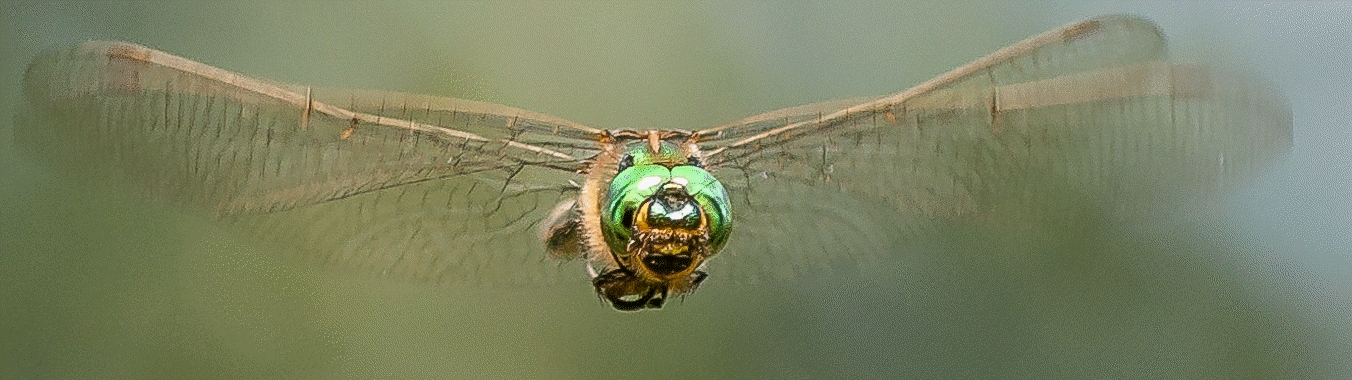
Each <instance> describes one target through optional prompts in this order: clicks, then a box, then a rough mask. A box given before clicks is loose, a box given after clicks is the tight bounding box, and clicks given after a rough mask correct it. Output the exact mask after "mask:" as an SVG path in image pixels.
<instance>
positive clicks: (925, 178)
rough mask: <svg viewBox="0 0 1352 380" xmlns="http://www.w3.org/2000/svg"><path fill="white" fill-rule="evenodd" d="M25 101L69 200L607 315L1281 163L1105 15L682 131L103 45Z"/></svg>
mask: <svg viewBox="0 0 1352 380" xmlns="http://www.w3.org/2000/svg"><path fill="white" fill-rule="evenodd" d="M23 88H24V94H25V103H24V106H23V107H21V110H20V114H19V123H18V127H16V141H17V142H18V144H19V145H20V146H22V147H23V148H25V149H27V150H28V151H29V152H31V153H32V154H33V155H34V156H37V157H39V158H40V159H42V160H44V161H45V162H48V163H50V164H52V165H54V166H55V167H57V168H59V169H60V170H63V171H71V172H75V173H79V177H82V179H88V180H91V181H97V180H107V181H114V182H118V183H127V184H130V185H131V186H134V187H135V188H137V189H141V190H143V192H144V193H145V194H148V195H149V196H151V197H153V198H156V199H164V200H169V201H171V202H172V203H175V204H181V205H185V206H188V207H189V208H191V209H194V210H199V211H202V212H204V213H207V214H209V215H211V216H213V217H215V218H218V219H219V220H220V221H222V223H225V224H228V225H230V226H234V227H236V228H239V229H241V230H244V231H246V232H248V233H251V234H253V236H257V237H259V239H264V240H267V241H269V242H272V243H275V244H277V245H278V246H283V247H286V249H287V250H288V251H294V252H297V255H299V257H303V258H305V259H306V260H307V261H310V262H314V263H318V264H321V265H326V266H331V267H338V268H348V269H356V270H360V271H366V272H371V273H374V274H376V275H379V276H387V277H392V278H399V279H406V280H417V281H429V282H437V283H440V282H463V281H469V282H475V281H481V282H489V283H509V284H517V283H534V282H537V281H546V280H547V279H549V278H553V277H555V276H556V273H558V272H561V271H564V269H562V268H561V266H563V265H564V264H565V263H573V262H581V263H582V265H581V266H582V267H584V268H582V269H584V271H583V272H585V273H586V275H587V277H588V278H589V279H590V285H591V287H592V289H593V290H594V291H595V293H596V294H597V295H598V296H599V297H600V298H602V299H603V300H605V302H607V303H608V304H609V305H610V306H612V307H613V308H615V309H617V310H622V311H636V310H647V309H658V308H661V307H662V306H663V305H664V304H666V303H667V301H668V300H669V299H672V298H674V297H680V296H685V295H688V294H690V293H692V292H694V291H695V290H696V289H697V288H698V287H699V286H700V284H701V283H703V282H704V281H705V280H706V279H708V278H710V277H711V276H712V275H714V274H718V273H720V269H722V273H725V275H727V276H733V277H737V276H741V277H747V278H759V277H763V278H773V277H784V276H792V275H793V273H794V272H797V271H800V270H805V269H803V268H809V267H812V263H814V262H819V261H829V260H839V259H846V260H856V261H858V262H861V263H865V264H866V263H867V262H868V260H869V258H870V257H876V256H878V255H886V254H888V253H887V252H886V251H883V250H879V249H877V248H876V247H877V246H878V245H879V244H877V243H878V241H877V238H874V237H871V236H862V235H861V234H859V233H858V231H861V230H864V229H874V230H877V229H882V230H884V231H891V232H890V233H894V234H896V235H906V234H910V233H915V232H916V231H922V230H924V229H925V228H926V226H927V225H933V224H934V223H936V221H941V220H980V219H982V218H992V217H994V215H1003V216H1004V217H1011V216H1010V215H1014V216H1012V218H1022V217H1025V216H1039V215H1040V216H1047V215H1052V214H1055V213H1056V211H1055V210H1054V207H1050V208H1049V207H1048V206H1049V205H1055V204H1056V203H1057V201H1056V200H1054V199H1053V200H1051V201H1046V200H1045V198H1039V197H1049V196H1050V195H1045V194H1038V193H1039V189H1041V187H1039V186H1041V185H1044V184H1047V183H1055V184H1059V185H1060V186H1061V187H1062V188H1067V189H1072V190H1073V191H1075V192H1078V193H1079V194H1087V196H1089V197H1092V198H1096V199H1105V200H1109V201H1110V202H1115V203H1117V204H1128V203H1127V201H1128V200H1131V199H1152V197H1157V196H1160V194H1162V193H1163V192H1165V189H1167V190H1170V191H1174V190H1182V192H1185V193H1187V192H1201V193H1206V192H1209V191H1212V190H1214V189H1215V188H1216V187H1217V186H1219V185H1221V184H1225V183H1230V182H1234V181H1237V180H1239V179H1242V178H1244V175H1245V174H1246V173H1251V172H1253V171H1255V170H1257V169H1261V168H1263V167H1265V166H1268V165H1271V163H1272V162H1274V161H1276V160H1277V159H1278V158H1280V156H1281V155H1282V154H1283V153H1284V152H1286V151H1287V150H1288V149H1289V146H1290V141H1291V115H1290V111H1289V106H1288V105H1287V104H1286V102H1285V99H1284V98H1283V97H1282V95H1281V94H1280V93H1278V92H1276V91H1275V90H1272V89H1270V88H1269V87H1268V86H1265V85H1263V84H1262V83H1261V81H1253V80H1248V79H1243V78H1242V77H1240V76H1237V75H1229V74H1225V73H1222V72H1221V71H1219V70H1213V69H1212V68H1209V67H1206V66H1201V65H1195V64H1187V63H1179V62H1174V61H1171V60H1170V59H1169V57H1168V49H1167V45H1166V43H1165V39H1164V37H1163V35H1162V33H1161V32H1160V31H1159V29H1158V27H1156V26H1155V25H1154V24H1153V23H1151V22H1150V21H1149V20H1145V19H1142V18H1138V17H1134V16H1126V15H1109V16H1101V17H1096V18H1091V19H1087V20H1083V21H1079V22H1075V23H1071V24H1068V25H1066V26H1063V27H1061V28H1057V29H1055V30H1051V31H1049V32H1046V33H1043V34H1039V35H1036V36H1033V37H1030V38H1028V39H1026V40H1023V41H1020V42H1017V43H1015V44H1013V45H1010V46H1008V47H1006V48H1003V49H1000V50H998V51H996V52H994V53H992V54H990V55H987V56H985V57H981V58H979V59H976V60H974V61H972V62H971V63H968V64H966V65H962V66H959V67H957V68H955V69H953V70H951V71H949V72H946V73H943V74H941V75H939V76H937V77H935V78H933V79H931V80H928V81H925V82H923V83H920V84H918V85H915V86H913V87H911V88H909V89H906V90H904V91H901V92H897V93H894V94H889V95H882V96H874V97H864V98H856V99H847V100H836V101H826V102H821V103H815V104H808V105H803V106H797V107H789V108H784V109H780V110H775V111H770V112H766V113H762V114H759V115H754V116H750V117H747V118H744V119H740V120H736V121H732V122H730V123H727V124H723V125H718V126H713V127H709V128H704V129H691V130H675V129H670V130H668V129H662V130H654V129H623V128H621V129H600V128H594V127H591V126H587V125H582V124H579V123H575V122H571V121H568V120H565V119H562V118H559V117H556V116H552V115H547V114H543V113H538V112H532V111H527V110H523V109H518V108H513V107H508V106H503V105H496V104H490V103H485V102H479V101H472V100H463V99H453V98H444V97H434V96H425V95H414V94H404V93H395V92H382V91H362V90H346V89H326V88H316V87H311V86H301V85H294V84H287V83H281V82H276V81H270V80H265V79H258V78H252V77H249V76H246V75H243V74H238V73H234V72H230V71H227V70H224V69H220V68H216V67H212V66H209V65H207V64H204V63H200V62H196V61H193V60H190V59H187V58H183V57H179V56H175V55H172V54H169V53H165V52H161V51H157V50H154V49H151V48H147V47H144V46H140V45H136V44H132V43H126V42H108V41H91V42H85V43H82V44H79V45H78V46H75V47H73V48H67V49H62V50H54V51H50V52H47V53H44V54H42V55H40V56H38V57H37V58H35V59H34V61H33V62H32V64H30V65H29V67H28V69H27V71H26V72H25V74H24V78H23ZM1050 197H1054V196H1050ZM1038 199H1042V200H1043V201H1037V200H1038ZM1124 207H1129V206H1124ZM1011 210H1013V211H1011ZM1011 212H1012V214H1011ZM884 238H886V237H884ZM725 250H726V251H729V252H733V253H732V254H730V256H731V257H728V258H723V259H718V260H713V259H714V258H715V257H717V256H719V254H720V252H723V251H725ZM725 256H728V255H725ZM723 263H725V264H723ZM720 265H722V266H720ZM574 273H576V272H574ZM577 277H578V278H580V277H581V275H578V276H577Z"/></svg>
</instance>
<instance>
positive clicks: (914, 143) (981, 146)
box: [696, 16, 1291, 275]
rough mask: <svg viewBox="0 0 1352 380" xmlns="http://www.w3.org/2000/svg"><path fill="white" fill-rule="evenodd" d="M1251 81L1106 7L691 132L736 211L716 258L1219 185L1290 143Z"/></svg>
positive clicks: (838, 245)
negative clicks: (1199, 60)
mask: <svg viewBox="0 0 1352 380" xmlns="http://www.w3.org/2000/svg"><path fill="white" fill-rule="evenodd" d="M1249 79H1250V78H1245V77H1242V76H1237V75H1233V74H1231V73H1223V72H1217V71H1213V70H1211V69H1208V68H1205V67H1201V66H1196V65H1186V64H1178V63H1174V62H1170V61H1169V60H1168V57H1167V49H1166V44H1165V40H1164V38H1163V36H1162V35H1161V34H1160V32H1159V31H1158V30H1157V28H1156V27H1155V26H1154V25H1153V24H1152V23H1150V22H1149V21H1146V20H1142V19H1138V18H1134V17H1128V16H1109V17H1102V18H1097V19H1091V20H1087V21H1083V22H1079V23H1075V24H1072V25H1068V26H1066V27H1063V28H1061V29H1058V30H1054V31H1051V32H1048V33H1045V34H1042V35H1039V36H1035V37H1032V38H1030V39H1028V40H1025V41H1023V42H1020V43H1017V44H1015V45H1012V46H1010V47H1008V48H1005V49H1002V50H1000V51H998V52H996V53H994V54H992V55H989V56H987V57H984V58H981V59H978V60H976V61H974V62H972V63H971V64H968V65H965V66H962V67H959V68H957V69H954V70H953V71H951V72H949V73H946V74H944V75H941V76H939V77H936V78H935V79H933V80H931V81H928V82H925V83H922V84H920V85H918V86H916V87H914V88H911V89H909V90H906V91H903V92H900V93H897V94H893V95H888V96H884V97H879V98H877V99H875V100H872V101H865V102H860V103H858V104H855V105H853V106H848V107H841V108H840V109H837V110H835V111H833V112H832V111H829V107H826V108H827V109H828V111H827V112H822V113H820V114H813V113H810V112H808V113H804V112H797V113H790V114H792V115H788V116H786V115H785V114H786V112H783V111H782V110H781V111H775V112H772V113H770V114H767V115H769V116H753V117H750V118H747V119H745V120H746V121H744V122H739V123H734V124H731V125H727V126H722V127H718V128H712V129H709V130H705V131H698V132H696V133H697V135H699V136H700V137H701V140H702V141H703V142H704V143H705V144H706V148H705V149H706V152H708V154H707V161H708V162H710V164H711V165H712V166H714V167H715V174H716V175H718V176H719V177H720V178H723V180H724V181H727V182H728V183H727V185H728V188H729V192H730V193H732V194H731V197H732V198H733V199H734V200H735V202H734V207H733V209H734V211H737V212H738V214H737V215H736V217H737V218H738V223H739V224H738V228H739V230H738V231H737V233H736V234H737V235H740V236H735V237H734V238H733V240H732V242H731V243H730V244H731V245H730V248H729V252H732V253H734V254H739V253H738V252H741V253H740V254H739V255H740V256H744V257H739V258H738V259H735V260H727V261H728V262H727V263H725V264H724V265H727V266H729V267H737V266H752V267H753V268H752V269H756V270H758V271H759V272H761V273H770V274H772V275H773V274H784V275H789V274H792V273H795V272H801V271H802V269H804V268H814V267H820V266H821V265H820V262H824V261H829V260H832V259H840V258H847V259H851V260H855V261H859V260H862V261H865V264H867V263H866V261H868V259H869V257H870V256H876V255H878V254H884V253H885V252H880V251H879V250H880V249H882V247H886V246H888V244H891V242H893V239H896V238H904V237H906V236H907V235H913V234H915V233H917V232H920V231H921V230H923V229H925V228H927V227H932V226H934V225H935V224H936V223H938V222H941V221H943V220H964V219H966V220H971V219H992V218H1004V219H1008V220H1015V221H1017V222H1016V223H1027V224H1033V223H1036V221H1037V220H1040V219H1047V218H1058V217H1062V216H1063V215H1060V213H1061V212H1062V211H1064V210H1062V209H1060V207H1063V205H1066V204H1070V203H1073V202H1072V201H1071V200H1070V199H1066V198H1060V197H1067V196H1068V197H1078V198H1082V199H1092V200H1094V201H1096V202H1099V204H1102V205H1107V206H1106V207H1108V208H1110V209H1114V208H1115V209H1129V208H1130V207H1131V206H1129V205H1131V204H1133V203H1132V202H1131V201H1132V200H1146V201H1149V200H1154V199H1156V198H1157V197H1164V196H1174V195H1180V194H1183V195H1187V194H1198V193H1205V192H1208V191H1211V190H1214V189H1216V188H1217V187H1219V186H1220V185H1223V184H1225V183H1228V182H1235V181H1239V180H1242V179H1243V178H1244V177H1245V176H1244V174H1246V173H1247V172H1249V171H1251V170H1253V169H1255V168H1260V167H1263V166H1265V165H1266V164H1269V163H1271V162H1272V161H1274V160H1275V159H1276V158H1277V157H1279V156H1280V155H1281V154H1282V153H1284V152H1285V151H1286V149H1287V148H1288V147H1289V144H1290V139H1291V119H1290V112H1289V109H1288V106H1287V104H1286V102H1285V100H1284V99H1283V98H1282V96H1281V95H1280V94H1278V93H1276V92H1275V91H1271V90H1270V89H1268V88H1266V87H1264V85H1263V84H1262V83H1261V82H1256V81H1251V80H1249ZM836 106H838V105H836ZM774 119H779V120H782V121H781V122H778V123H776V122H774V121H772V120H774ZM880 208H881V209H880ZM766 252H775V254H774V255H768V254H765V253H766ZM745 256H752V257H745Z"/></svg>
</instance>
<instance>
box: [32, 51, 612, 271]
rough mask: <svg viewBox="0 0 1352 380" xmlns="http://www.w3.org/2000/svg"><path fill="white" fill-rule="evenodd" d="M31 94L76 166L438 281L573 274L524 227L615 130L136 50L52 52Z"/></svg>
mask: <svg viewBox="0 0 1352 380" xmlns="http://www.w3.org/2000/svg"><path fill="white" fill-rule="evenodd" d="M24 90H25V94H26V101H27V104H26V108H25V109H24V110H23V111H22V116H21V118H22V119H21V122H20V126H18V127H17V129H18V130H17V131H16V137H17V141H18V142H19V144H20V145H22V146H24V147H25V148H27V149H28V150H29V151H31V152H33V153H34V154H35V155H38V156H41V157H45V158H46V159H48V160H50V161H51V162H53V163H56V164H58V165H59V166H60V167H61V168H62V169H63V171H64V172H67V173H71V174H73V175H76V176H79V177H81V178H82V179H86V180H92V181H96V182H102V181H103V180H116V181H120V182H131V183H133V184H134V185H136V186H138V187H139V188H141V189H145V190H146V191H147V192H148V193H150V194H152V195H154V196H155V197H156V198H165V199H171V200H173V201H176V202H178V203H182V204H185V205H189V206H193V207H196V208H198V209H200V210H203V211H205V212H207V213H209V214H213V215H216V216H219V217H221V218H222V219H224V220H227V221H230V222H232V224H234V225H235V226H236V227H238V228H241V229H245V230H249V231H252V232H255V233H257V234H258V235H259V237H262V238H265V239H271V240H275V241H276V242H277V243H279V244H282V245H283V246H287V247H291V248H294V249H295V250H296V251H298V252H301V253H302V254H303V255H305V256H308V257H311V258H312V259H315V260H317V261H321V262H325V263H328V264H329V265H332V266H337V267H351V268H363V269H366V270H374V271H377V272H379V273H384V274H388V275H392V276H401V277H410V278H415V279H427V280H433V281H438V280H443V279H463V278H466V277H469V278H475V279H491V278H495V277H501V278H507V279H509V281H511V280H510V279H513V278H521V277H530V276H535V275H548V273H550V272H556V271H557V270H553V271H551V270H545V269H548V267H549V266H551V265H553V264H548V263H546V262H545V254H544V252H543V246H542V243H540V242H539V241H537V240H535V239H530V238H522V234H528V235H526V236H534V231H535V230H534V228H535V227H536V226H535V224H537V223H539V221H540V220H541V219H543V217H544V215H545V214H547V213H548V212H549V210H550V209H551V208H552V207H553V206H554V204H555V203H557V202H559V201H562V200H564V199H570V198H571V197H572V194H574V193H575V192H576V188H575V186H573V185H571V184H570V182H569V180H570V178H572V177H573V176H574V175H575V172H576V170H578V169H579V168H581V160H582V159H583V158H587V157H590V156H591V155H592V154H594V150H593V149H594V146H595V145H596V143H595V140H593V138H594V137H593V136H594V135H595V133H597V132H598V131H597V130H595V129H592V128H589V127H586V126H582V125H578V124H576V123H572V122H568V121H566V120H562V119H559V118H556V117H552V116H549V115H543V114H538V113H532V112H528V111H523V110H519V109H514V108H510V107H505V106H498V105H492V104H487V103H480V102H473V101H466V100H457V99H445V98H434V97H426V96H415V95H406V94H395V93H384V92H369V91H367V92H362V91H342V90H323V89H313V88H308V87H301V86H293V85H285V84H279V83H272V82H267V81H263V80H258V79H253V78H248V77H245V76H242V75H239V74H235V73H231V72H228V71H225V70H222V69H218V68H214V67H210V66H207V65H204V64H201V63H198V62H194V61H190V60H187V59H184V58H181V57H176V56H172V55H169V54H166V53H163V52H159V51H155V50H151V49H148V48H145V47H142V46H138V45H133V44H127V43H120V42H88V43H85V44H82V45H80V46H78V47H76V48H73V49H70V50H65V51H55V52H50V53H47V54H45V55H42V56H39V57H38V58H37V59H35V61H34V62H33V63H32V64H31V65H30V66H29V68H28V71H27V72H26V74H25V77H24ZM532 268H539V269H541V270H537V271H532V270H531V269H532ZM493 281H494V282H497V281H498V280H493Z"/></svg>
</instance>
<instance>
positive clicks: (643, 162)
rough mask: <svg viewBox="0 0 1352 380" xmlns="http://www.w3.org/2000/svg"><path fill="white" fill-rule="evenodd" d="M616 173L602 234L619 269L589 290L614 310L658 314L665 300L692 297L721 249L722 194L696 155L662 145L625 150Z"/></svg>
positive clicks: (727, 219) (727, 226)
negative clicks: (653, 310)
mask: <svg viewBox="0 0 1352 380" xmlns="http://www.w3.org/2000/svg"><path fill="white" fill-rule="evenodd" d="M654 148H656V149H654ZM618 169H619V173H618V174H616V176H615V178H614V179H613V180H612V181H611V182H610V187H609V189H608V191H607V194H606V198H605V203H604V204H603V208H602V214H601V216H602V221H601V229H602V231H603V233H604V235H605V239H606V244H607V245H608V246H609V247H610V251H611V253H612V254H613V255H614V258H615V261H616V262H617V263H618V264H619V265H620V268H618V269H617V270H613V271H609V272H606V273H601V274H599V275H598V276H597V277H596V278H595V279H593V284H594V285H596V288H597V291H598V292H600V293H601V294H602V295H603V296H605V297H606V298H608V299H609V300H610V301H611V303H612V304H613V305H614V306H615V308H617V309H621V310H637V309H643V308H659V307H661V306H662V302H663V301H664V299H665V298H666V297H667V296H668V295H672V294H684V293H688V292H690V291H693V290H694V289H695V287H696V286H698V285H699V282H700V281H702V280H703V279H704V278H705V276H706V275H705V273H704V272H703V271H702V268H703V266H704V263H705V261H706V260H708V259H709V258H711V257H713V256H714V255H715V254H717V253H718V251H720V250H722V249H723V245H724V244H726V243H727V241H728V236H729V234H730V233H731V231H732V211H731V209H730V208H729V207H728V203H729V202H728V196H727V193H726V192H725V191H724V189H723V184H722V183H719V182H718V180H717V179H715V178H714V176H713V175H712V174H709V172H708V171H705V170H704V168H703V167H701V163H700V160H699V157H697V156H696V155H695V154H693V153H691V152H689V151H687V150H685V149H682V147H681V146H679V145H676V144H673V143H669V142H665V141H663V142H660V143H655V144H654V143H643V142H635V143H633V144H631V145H629V146H627V147H626V149H625V150H624V154H623V155H622V156H621V157H620V161H619V166H618Z"/></svg>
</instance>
